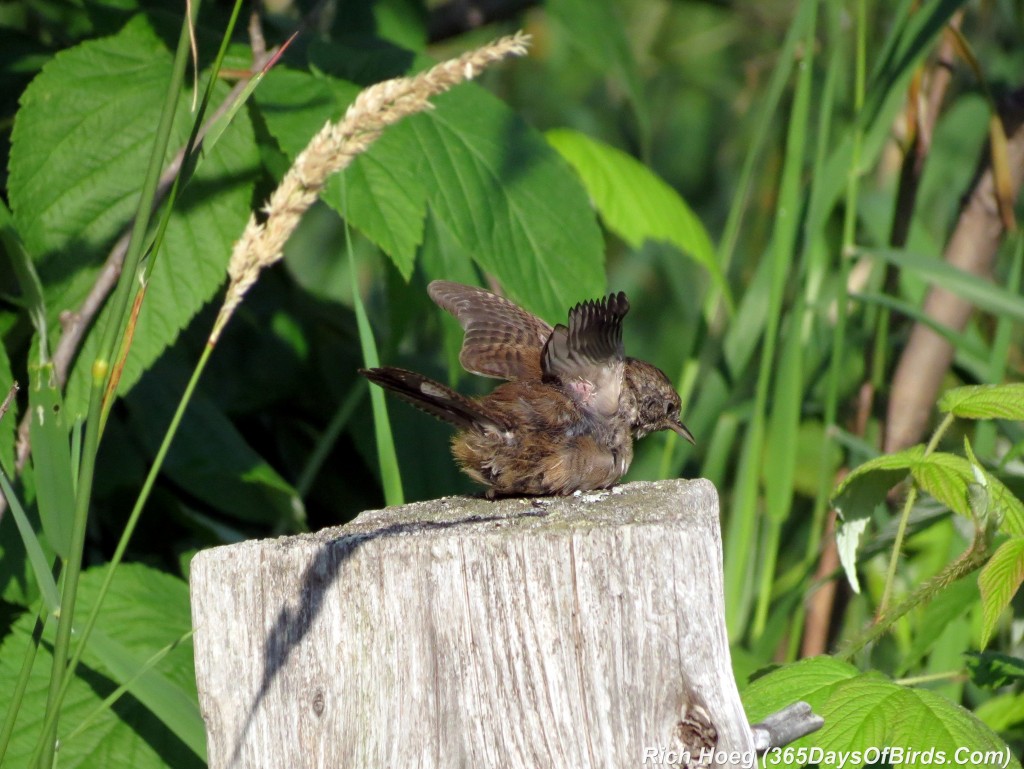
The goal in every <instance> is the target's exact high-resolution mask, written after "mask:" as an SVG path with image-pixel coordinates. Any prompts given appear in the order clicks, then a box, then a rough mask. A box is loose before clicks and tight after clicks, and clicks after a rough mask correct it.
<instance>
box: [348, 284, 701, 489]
mask: <svg viewBox="0 0 1024 769" xmlns="http://www.w3.org/2000/svg"><path fill="white" fill-rule="evenodd" d="M427 291H428V292H429V294H430V297H431V299H433V300H434V301H435V302H436V303H437V304H438V305H439V306H440V307H442V308H443V309H445V310H447V311H448V312H450V313H451V314H452V315H454V316H455V317H456V319H458V321H459V323H460V324H461V325H462V328H463V329H464V330H465V332H466V333H465V338H464V340H463V343H462V351H461V353H460V354H459V361H460V362H461V363H462V366H463V368H465V369H466V371H469V372H471V373H474V374H479V375H481V376H486V377H494V378H497V379H504V380H507V381H506V382H505V383H504V384H501V385H499V386H498V387H497V388H495V389H494V391H493V392H491V393H490V394H489V395H485V396H483V397H480V398H469V397H466V396H464V395H461V394H459V393H457V392H456V391H455V390H453V389H451V388H450V387H448V386H446V385H443V384H441V383H440V382H436V381H434V380H432V379H429V378H428V377H425V376H423V375H422V374H417V373H415V372H412V371H406V370H404V369H400V368H393V367H391V366H384V367H382V368H374V369H360V370H359V373H360V374H362V375H363V376H365V377H366V378H367V379H369V380H370V381H371V382H375V383H376V384H378V385H380V386H381V387H384V388H386V389H388V390H391V391H392V392H394V393H395V394H396V395H398V396H399V397H400V398H402V399H404V400H406V401H408V402H409V403H411V404H412V405H414V406H416V407H417V408H419V409H422V410H423V411H426V412H427V413H428V414H432V415H433V416H435V417H438V418H439V419H443V420H444V421H446V422H450V423H451V424H453V425H455V426H456V427H457V428H458V430H459V431H458V433H457V434H456V435H455V437H454V438H453V439H452V454H453V455H454V456H455V459H456V461H457V462H458V463H459V466H460V467H461V468H462V470H463V471H464V472H465V473H466V474H467V475H469V476H470V477H471V478H473V480H475V481H477V482H479V483H481V484H483V485H484V486H486V487H487V495H488V496H489V497H494V496H499V495H501V496H507V495H525V494H530V495H565V494H572V493H573V492H575V491H587V490H591V489H605V488H608V487H610V486H612V485H614V484H615V483H616V482H617V481H618V480H619V479H620V478H621V477H622V476H623V475H624V474H625V472H626V470H628V469H629V463H630V461H631V460H632V458H633V438H634V437H636V438H642V437H643V436H645V435H647V434H648V433H651V432H654V431H655V430H665V429H669V430H674V431H675V432H677V433H679V434H680V435H681V436H683V437H684V438H686V439H687V440H688V441H690V442H691V443H693V436H692V435H691V434H690V431H689V430H688V429H687V428H686V426H685V425H684V424H683V423H682V422H681V421H680V418H679V409H680V401H679V395H678V394H677V393H676V391H675V389H674V388H673V387H672V383H671V382H670V381H669V379H668V377H667V376H665V374H664V373H662V371H661V370H660V369H658V368H656V367H654V366H652V365H651V364H650V363H645V362H644V361H641V360H636V359H635V358H627V357H626V356H625V354H624V352H623V346H622V319H623V318H624V317H625V315H626V313H627V312H628V311H629V302H628V300H627V299H626V295H625V294H623V293H621V292H620V293H618V294H612V295H610V296H608V297H607V298H605V299H601V300H599V301H589V302H582V303H580V304H578V305H576V306H575V307H573V308H572V309H571V310H570V311H569V320H568V326H564V325H561V324H559V325H557V326H555V327H554V328H552V327H551V326H549V325H548V324H547V323H545V322H544V321H543V320H541V319H540V318H538V317H536V316H534V315H532V314H530V313H528V312H527V311H526V310H524V309H522V308H521V307H518V306H516V305H515V304H513V303H512V302H510V301H509V300H507V299H504V298H502V297H500V296H498V295H496V294H492V293H491V292H489V291H484V290H483V289H480V288H474V287H472V286H464V285H462V284H460V283H452V282H450V281H443V280H435V281H434V282H432V283H431V284H430V285H429V286H428V288H427Z"/></svg>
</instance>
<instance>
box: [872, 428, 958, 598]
mask: <svg viewBox="0 0 1024 769" xmlns="http://www.w3.org/2000/svg"><path fill="white" fill-rule="evenodd" d="M954 418H955V417H954V416H953V415H952V414H946V417H945V418H944V419H943V420H942V422H941V423H940V424H939V426H938V428H937V429H936V430H935V434H934V435H932V439H931V440H930V441H928V445H927V446H926V447H925V450H924V455H925V456H928V455H929V454H931V453H932V452H933V451H935V447H936V446H938V445H939V441H940V440H941V439H942V436H943V435H944V434H945V433H946V430H948V429H949V426H950V425H951V424H953V420H954ZM916 501H917V485H916V484H911V486H910V491H909V492H908V493H907V498H906V500H905V501H904V503H903V512H902V513H901V514H900V522H899V526H898V527H897V528H896V540H895V541H894V542H893V543H892V555H891V556H889V570H888V572H886V575H885V590H884V591H883V592H882V602H881V603H880V604H879V606H878V614H877V618H881V617H884V616H885V614H886V612H887V611H888V609H889V601H890V599H891V598H892V590H893V585H894V584H895V582H896V566H897V564H898V563H899V559H900V553H901V552H902V550H903V539H904V538H905V537H906V535H907V524H908V523H909V522H910V511H911V510H912V509H913V507H914V503H915V502H916Z"/></svg>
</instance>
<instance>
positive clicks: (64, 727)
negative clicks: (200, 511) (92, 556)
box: [0, 564, 205, 769]
mask: <svg viewBox="0 0 1024 769" xmlns="http://www.w3.org/2000/svg"><path fill="white" fill-rule="evenodd" d="M102 576H103V575H102V572H101V571H98V570H90V571H89V572H86V573H85V574H84V575H83V577H82V582H81V584H80V593H79V595H80V599H81V602H82V603H81V607H80V608H82V607H84V608H83V609H82V610H83V613H84V611H85V610H86V609H87V608H88V607H89V606H90V605H91V604H92V602H93V601H94V600H95V596H96V590H97V588H98V586H99V583H100V582H101V578H102ZM34 619H35V618H34V615H32V614H31V613H25V614H23V615H22V616H21V617H20V618H19V619H18V621H17V622H15V623H14V625H13V628H12V632H11V633H9V634H8V635H7V637H6V638H5V639H4V641H3V645H2V646H0V690H3V691H10V690H11V688H12V687H13V684H14V680H15V678H16V677H17V674H18V669H19V667H20V665H21V661H22V659H23V657H24V649H25V646H26V644H27V643H28V634H29V632H30V631H31V628H32V623H33V621H34ZM99 626H100V627H104V628H107V629H108V630H109V632H110V633H111V634H113V633H116V641H115V640H114V639H113V636H112V635H111V636H107V635H106V634H105V633H102V632H100V631H98V630H97V631H95V632H94V634H93V638H92V639H90V646H89V650H88V651H87V652H86V656H85V658H84V664H83V665H81V666H79V669H78V672H77V673H76V675H75V679H74V680H73V681H72V683H71V687H70V689H69V690H68V696H67V699H66V700H65V702H64V707H63V709H62V711H61V721H60V729H61V732H60V734H61V736H64V735H67V734H68V733H70V732H71V731H72V730H73V729H74V728H75V726H76V725H77V724H78V723H79V722H80V721H81V719H83V718H85V717H87V716H89V715H91V714H92V713H93V710H94V709H95V708H96V707H97V706H98V705H99V704H100V702H101V701H102V699H103V698H104V697H105V696H106V695H108V694H109V693H111V692H112V691H113V690H114V689H115V688H116V685H117V683H118V682H120V680H121V676H123V675H125V674H129V675H130V674H131V673H133V672H134V671H135V670H136V669H137V668H136V667H134V666H135V665H136V664H141V661H144V660H145V659H147V658H148V657H150V656H151V655H152V654H153V653H155V652H156V651H158V650H159V649H161V648H163V647H165V646H166V645H167V644H168V643H170V642H172V641H174V640H176V639H178V638H180V637H181V636H182V635H184V634H185V633H187V632H188V630H189V628H190V626H191V618H190V615H189V604H188V586H187V585H186V584H185V583H184V582H183V581H182V580H180V579H176V578H174V577H171V576H169V575H167V574H164V573H161V572H158V571H156V570H154V569H152V568H150V567H147V566H143V565H141V564H129V565H124V566H122V567H121V568H120V569H119V571H118V574H117V576H116V577H115V579H114V582H113V585H112V589H111V592H110V594H109V595H108V599H107V602H106V604H105V605H104V607H103V610H102V611H101V614H100V620H99ZM50 633H51V635H52V623H50ZM51 665H52V658H51V656H50V653H49V645H48V644H45V643H44V644H42V645H41V646H40V648H39V652H38V654H37V657H36V661H35V665H34V666H33V669H32V675H31V678H30V681H29V686H28V689H27V691H26V694H25V700H24V702H23V705H22V709H21V712H20V714H19V717H18V723H17V728H16V730H15V732H14V736H13V738H12V740H11V744H10V747H9V749H8V753H7V759H8V761H9V762H10V765H11V766H27V765H28V758H29V755H30V754H31V752H32V750H33V748H34V746H35V741H36V739H37V737H38V735H39V730H40V728H41V726H42V720H43V714H44V710H45V705H46V693H47V688H48V685H49V674H50V667H51ZM110 666H113V667H116V668H118V669H117V670H112V669H111V667H110ZM130 692H131V694H129V695H126V696H124V697H122V698H121V699H120V700H118V701H117V704H116V705H115V706H114V707H113V708H111V709H107V710H105V711H103V712H102V713H101V715H100V716H99V717H98V718H96V720H94V721H92V722H91V724H90V726H89V728H88V729H86V730H85V731H84V732H83V733H82V734H81V735H79V736H78V737H76V738H75V739H72V740H70V741H65V742H62V743H61V748H60V753H59V756H60V758H59V765H60V766H61V767H66V768H68V769H74V767H90V766H96V765H97V762H99V763H101V764H102V765H104V766H132V767H138V768H139V769H149V768H150V767H152V768H153V769H157V767H166V766H167V765H168V764H167V761H168V757H169V756H173V757H174V758H173V763H174V766H176V767H197V768H198V767H201V766H205V762H204V761H203V759H204V758H205V728H204V725H203V721H202V718H201V716H200V714H199V705H198V702H197V694H196V689H195V672H194V666H193V662H192V644H191V641H188V642H186V643H184V644H181V645H180V646H179V647H178V648H176V649H173V650H172V651H171V652H170V653H169V654H168V655H167V656H166V657H165V658H164V659H163V660H161V662H160V663H159V665H158V666H157V668H156V669H155V670H150V671H148V672H147V673H145V674H144V675H143V676H142V677H141V678H140V679H138V680H136V681H135V682H134V683H133V684H132V686H131V689H130Z"/></svg>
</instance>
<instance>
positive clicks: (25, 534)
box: [0, 470, 60, 612]
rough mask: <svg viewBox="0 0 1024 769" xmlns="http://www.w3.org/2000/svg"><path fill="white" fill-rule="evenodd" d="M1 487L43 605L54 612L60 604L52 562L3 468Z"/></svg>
mask: <svg viewBox="0 0 1024 769" xmlns="http://www.w3.org/2000/svg"><path fill="white" fill-rule="evenodd" d="M0 489H2V490H3V493H4V497H5V498H6V499H7V505H8V507H9V509H10V511H11V514H12V515H13V516H14V523H15V525H16V526H17V527H18V534H20V535H21V541H22V542H23V543H24V545H25V552H26V553H27V554H28V560H29V563H30V564H32V573H33V574H34V575H35V578H36V584H37V585H38V586H39V592H40V593H42V596H43V605H44V606H45V607H46V609H47V612H54V611H56V610H57V607H58V606H59V605H60V595H59V593H58V592H57V583H56V582H54V579H53V573H52V572H51V571H50V564H49V562H48V561H47V559H46V555H44V553H43V546H42V544H40V542H39V538H38V537H37V536H36V532H35V530H34V529H33V528H32V524H31V522H30V521H29V519H28V516H27V515H26V514H25V508H23V507H22V506H21V501H20V500H19V499H18V496H17V494H15V493H14V488H13V487H12V486H11V482H10V481H9V480H8V478H7V474H6V473H4V472H3V471H2V470H0Z"/></svg>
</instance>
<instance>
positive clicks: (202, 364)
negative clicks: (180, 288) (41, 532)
mask: <svg viewBox="0 0 1024 769" xmlns="http://www.w3.org/2000/svg"><path fill="white" fill-rule="evenodd" d="M213 349H214V348H213V345H210V344H207V345H206V346H205V347H204V348H203V354H202V355H201V356H200V358H199V362H198V363H197V364H196V367H195V369H194V370H193V371H192V377H191V378H190V379H189V381H188V384H187V385H186V386H185V392H184V393H183V394H182V396H181V400H180V401H179V402H178V408H177V409H176V410H175V412H174V416H173V417H172V418H171V423H170V425H168V427H167V432H165V433H164V438H163V441H162V442H161V444H160V448H159V449H158V450H157V452H156V456H155V457H154V458H153V463H152V465H150V468H149V473H148V474H147V475H146V480H145V482H144V483H143V484H142V490H141V491H140V492H139V496H138V498H137V499H136V500H135V506H134V507H133V508H132V512H131V515H129V516H128V521H127V523H125V526H124V531H122V532H121V539H120V540H118V543H117V548H116V549H115V550H114V555H113V556H112V557H111V559H110V563H109V565H108V567H107V573H106V574H105V575H104V577H103V584H102V585H100V590H99V594H98V597H97V599H96V603H95V604H94V605H93V607H92V610H91V611H90V612H89V617H88V619H86V621H85V625H83V627H82V630H81V633H80V639H79V641H78V645H77V646H76V647H75V653H74V656H72V658H71V661H70V662H69V663H68V672H69V673H71V674H73V673H74V671H75V668H76V667H77V665H78V663H79V662H80V661H81V659H82V654H83V652H84V651H85V647H86V644H87V643H88V641H89V635H90V634H91V633H92V630H93V628H94V627H95V625H96V618H97V617H98V616H99V612H100V607H101V606H102V605H103V596H105V595H106V594H107V591H108V590H109V589H110V583H111V582H112V581H113V579H114V572H115V571H116V570H117V567H118V566H119V565H120V563H121V560H122V559H123V558H124V554H125V551H126V550H127V549H128V542H129V541H130V540H131V538H132V534H134V533H135V526H136V525H137V524H138V522H139V517H140V516H141V515H142V510H143V509H144V508H145V506H146V502H147V501H148V500H149V495H150V493H151V492H152V491H153V486H154V484H155V483H156V479H157V476H158V475H159V474H160V470H161V468H162V467H163V464H164V460H165V459H166V458H167V452H168V451H169V450H170V448H171V442H172V441H173V440H174V436H175V435H176V434H177V432H178V427H179V425H180V424H181V420H182V417H184V415H185V409H187V408H188V404H189V402H190V401H191V400H192V394H193V393H194V392H195V389H196V385H197V384H198V383H199V377H201V376H202V374H203V371H204V370H205V369H206V364H207V362H208V361H209V359H210V355H211V354H212V353H213ZM70 683H71V680H70V676H69V678H68V680H67V681H65V683H64V686H63V689H62V691H61V695H62V696H63V694H64V693H66V691H67V687H68V686H69V685H70Z"/></svg>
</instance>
